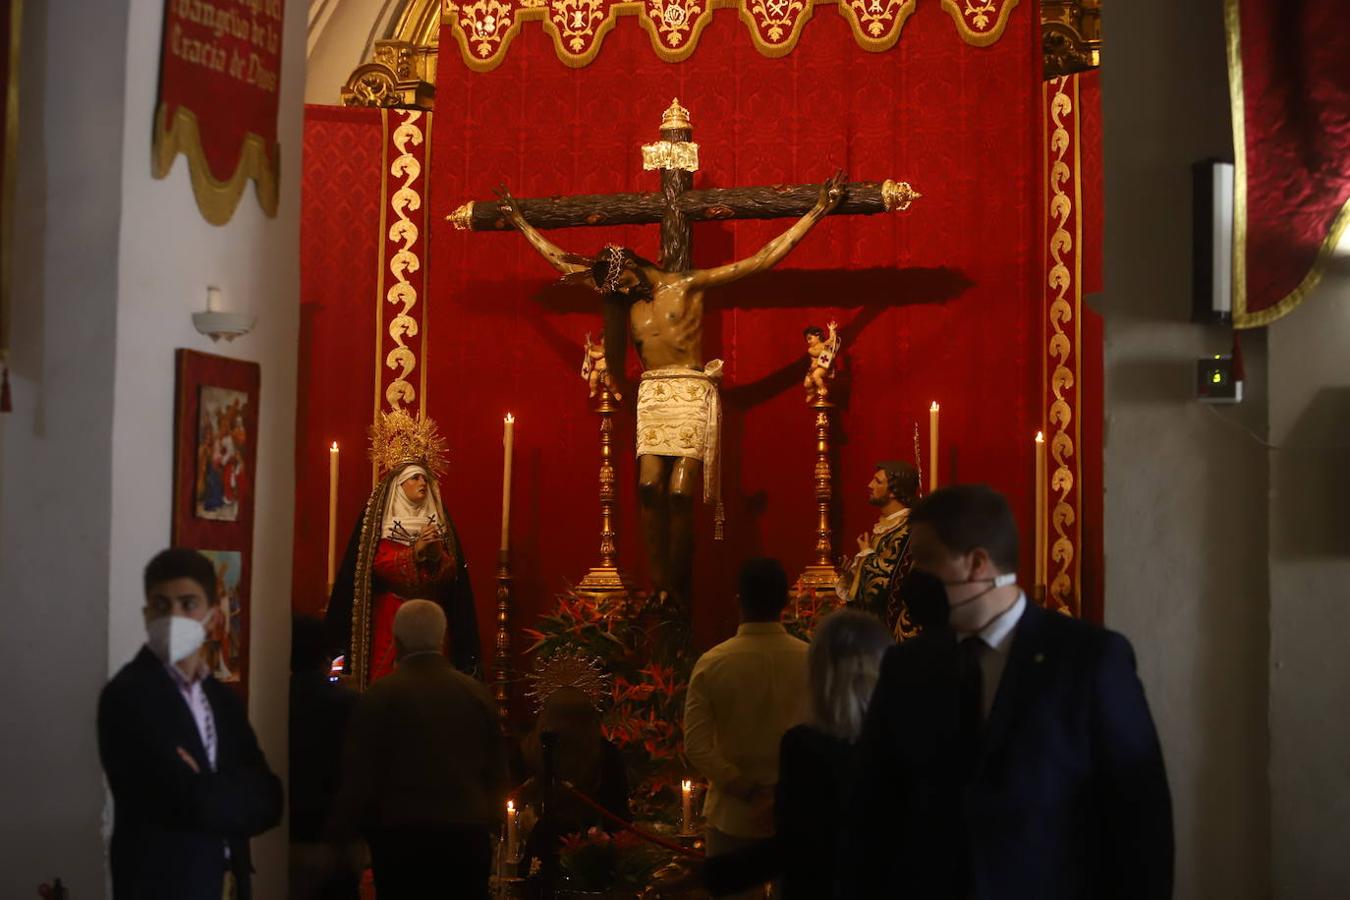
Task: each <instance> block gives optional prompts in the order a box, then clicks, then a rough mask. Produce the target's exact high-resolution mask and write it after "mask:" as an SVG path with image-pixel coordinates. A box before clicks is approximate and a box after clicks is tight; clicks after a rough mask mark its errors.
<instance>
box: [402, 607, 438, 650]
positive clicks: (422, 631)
mask: <svg viewBox="0 0 1350 900" xmlns="http://www.w3.org/2000/svg"><path fill="white" fill-rule="evenodd" d="M394 642H395V643H397V644H398V654H399V656H407V655H409V654H412V653H426V652H428V651H430V652H435V653H440V652H441V648H442V647H443V646H444V644H445V611H444V610H442V609H441V607H440V604H438V603H433V602H431V601H430V600H409V601H408V602H406V603H404V604H403V605H402V606H400V607H399V608H398V612H396V613H394Z"/></svg>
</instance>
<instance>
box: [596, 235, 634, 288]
mask: <svg viewBox="0 0 1350 900" xmlns="http://www.w3.org/2000/svg"><path fill="white" fill-rule="evenodd" d="M598 258H599V259H603V260H606V261H607V262H608V263H609V266H608V268H607V269H606V270H605V280H604V282H603V283H602V284H601V285H600V287H601V290H603V291H604V292H605V293H613V292H614V291H617V290H618V289H619V279H620V278H622V277H623V271H624V269H626V268H628V265H627V263H628V260H627V255H626V254H625V253H624V252H623V248H622V247H620V246H619V245H617V244H606V245H605V247H604V249H603V250H601V251H600V254H599V256H598Z"/></svg>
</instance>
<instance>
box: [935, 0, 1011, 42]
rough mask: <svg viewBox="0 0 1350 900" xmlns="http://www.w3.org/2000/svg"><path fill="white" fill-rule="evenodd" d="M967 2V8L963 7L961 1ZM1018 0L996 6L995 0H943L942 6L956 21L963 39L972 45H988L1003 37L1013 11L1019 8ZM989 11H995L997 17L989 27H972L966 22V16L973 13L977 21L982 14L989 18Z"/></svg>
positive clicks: (957, 28) (1009, 0)
mask: <svg viewBox="0 0 1350 900" xmlns="http://www.w3.org/2000/svg"><path fill="white" fill-rule="evenodd" d="M962 2H964V3H965V9H962V8H961V3H962ZM1017 2H1018V0H1008V2H1007V3H1006V4H1004V5H1003V6H1002V7H997V8H996V7H995V6H994V2H993V0H960V2H958V0H942V8H943V9H945V10H946V11H947V12H948V14H949V15H951V17H952V21H954V22H956V30H957V32H958V33H959V34H960V35H961V40H963V41H965V42H966V43H967V44H970V45H971V46H972V47H988V46H989V45H990V44H993V43H994V42H995V41H997V40H998V39H999V38H1001V37H1003V32H1004V31H1005V30H1006V29H1007V27H1008V19H1009V18H1011V17H1012V11H1013V10H1014V9H1016V8H1017ZM988 13H993V14H994V17H995V21H994V24H993V25H992V26H991V27H989V28H971V27H970V25H969V24H967V23H966V16H967V15H971V14H973V15H974V16H975V17H976V21H977V22H978V21H980V18H979V17H981V16H983V17H984V18H985V19H987V18H989V16H988Z"/></svg>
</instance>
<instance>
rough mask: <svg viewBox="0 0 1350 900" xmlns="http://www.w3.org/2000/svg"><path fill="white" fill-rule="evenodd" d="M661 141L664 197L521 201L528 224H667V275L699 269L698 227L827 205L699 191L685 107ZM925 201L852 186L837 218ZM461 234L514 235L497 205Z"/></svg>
mask: <svg viewBox="0 0 1350 900" xmlns="http://www.w3.org/2000/svg"><path fill="white" fill-rule="evenodd" d="M660 136H661V139H660V140H659V141H658V142H656V143H655V144H648V145H646V146H644V147H643V148H642V157H643V165H642V167H643V168H644V169H648V170H651V169H656V170H658V171H659V172H660V173H661V191H660V193H647V194H579V195H576V196H572V197H539V198H535V199H530V200H520V199H517V200H516V201H515V203H516V206H517V207H518V208H519V209H520V212H521V214H522V215H523V216H524V217H525V220H526V221H527V222H529V223H530V224H531V225H533V226H534V227H535V228H538V229H540V230H546V229H552V228H575V227H577V226H583V225H595V226H600V225H645V224H650V223H653V222H660V223H661V269H662V270H663V271H666V272H684V271H688V270H689V269H690V268H691V267H692V261H691V252H692V246H693V223H694V222H716V221H725V220H727V219H779V218H785V217H799V216H802V215H805V214H806V213H807V212H808V211H809V210H810V209H811V207H813V206H814V205H815V203H816V201H817V200H818V199H819V198H820V185H819V184H794V185H771V186H765V187H744V188H706V189H704V190H699V191H696V190H693V189H692V188H693V185H694V172H696V171H698V144H695V143H692V141H691V139H692V138H693V136H694V129H693V126H692V125H691V124H690V121H689V111H688V110H687V109H685V108H684V107H683V106H680V101H679V100H673V101H671V104H670V108H669V109H667V110H666V111H665V113H664V114H663V115H662V116H661V130H660ZM920 196H922V195H921V194H919V193H918V192H917V191H915V190H914V189H913V188H911V187H910V186H909V183H908V182H904V181H891V180H889V179H888V180H886V181H883V182H880V183H877V182H875V181H852V182H849V183H847V184H846V185H844V199H843V200H842V201H841V202H840V204H839V205H838V206H837V207H836V208H835V209H834V210H833V212H832V213H831V215H855V216H870V215H875V214H876V213H883V212H891V211H898V210H905V209H908V208H909V205H910V204H911V203H912V202H914V201H915V200H917V199H918V198H919V197H920ZM446 219H448V220H449V221H450V222H451V224H453V225H454V226H455V228H457V229H460V230H468V231H510V230H512V229H513V226H512V225H511V223H510V221H509V220H508V219H507V218H506V216H505V215H503V214H502V210H501V207H500V205H499V204H498V203H497V202H496V201H493V200H487V201H477V200H476V201H472V202H470V203H466V204H464V205H463V206H461V207H460V208H459V209H457V210H455V211H454V212H453V213H451V214H450V215H448V216H446Z"/></svg>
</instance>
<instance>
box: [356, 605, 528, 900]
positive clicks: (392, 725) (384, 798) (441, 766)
mask: <svg viewBox="0 0 1350 900" xmlns="http://www.w3.org/2000/svg"><path fill="white" fill-rule="evenodd" d="M393 631H394V644H395V650H396V653H397V654H398V668H397V669H395V671H394V672H393V674H391V675H389V676H387V677H385V678H381V679H380V680H379V681H377V682H375V683H374V684H372V685H371V686H370V689H369V690H367V691H366V693H365V696H363V697H362V698H361V701H360V703H359V704H357V707H356V712H355V713H354V714H353V716H352V721H351V724H350V726H349V727H348V731H347V747H346V751H345V753H344V755H343V767H342V768H343V783H342V789H341V792H340V794H339V797H338V801H337V804H336V806H337V809H336V812H335V816H336V834H334V837H335V838H336V839H338V840H343V839H346V838H347V837H348V836H349V835H350V833H351V832H352V831H353V830H359V831H360V832H361V833H362V834H363V835H364V836H365V838H366V840H367V842H368V843H369V844H370V856H371V868H372V869H373V870H374V873H375V890H376V893H377V894H379V897H380V900H404V898H408V900H426V898H431V897H456V898H475V900H477V898H485V897H487V893H488V877H489V875H490V874H491V869H492V849H491V848H492V830H493V828H494V827H495V826H496V825H497V824H498V823H499V822H500V821H501V819H502V816H503V814H504V813H505V808H506V806H505V804H506V787H507V770H506V753H505V749H504V747H503V746H502V739H501V733H500V731H499V726H498V724H497V708H496V706H495V705H494V704H493V701H492V697H491V695H489V694H488V692H487V689H486V688H485V687H483V685H482V684H481V683H480V682H478V681H477V680H476V679H474V678H472V677H470V676H468V675H465V674H464V673H462V672H460V671H458V670H456V669H455V667H454V666H453V665H451V663H450V660H448V659H446V658H445V656H444V654H443V652H442V649H441V648H442V647H443V645H444V643H445V631H446V621H445V612H444V610H442V609H441V607H440V605H439V604H437V603H433V602H432V601H430V600H409V601H407V602H405V603H404V604H403V605H402V606H400V607H399V609H398V612H397V613H395V615H394V628H393Z"/></svg>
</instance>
